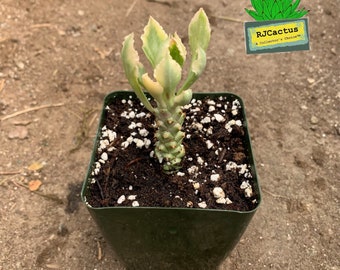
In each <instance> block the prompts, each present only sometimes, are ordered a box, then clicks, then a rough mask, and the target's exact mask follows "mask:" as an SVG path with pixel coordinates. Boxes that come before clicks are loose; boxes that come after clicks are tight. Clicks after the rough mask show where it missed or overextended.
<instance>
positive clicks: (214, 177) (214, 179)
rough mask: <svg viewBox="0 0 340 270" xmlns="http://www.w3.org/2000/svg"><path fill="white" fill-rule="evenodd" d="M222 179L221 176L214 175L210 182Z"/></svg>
mask: <svg viewBox="0 0 340 270" xmlns="http://www.w3.org/2000/svg"><path fill="white" fill-rule="evenodd" d="M219 179H220V175H219V174H217V173H216V174H212V175H210V180H211V181H218V180H219Z"/></svg>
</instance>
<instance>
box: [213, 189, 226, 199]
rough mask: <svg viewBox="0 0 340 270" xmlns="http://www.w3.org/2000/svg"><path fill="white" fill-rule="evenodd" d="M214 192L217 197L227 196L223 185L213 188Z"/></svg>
mask: <svg viewBox="0 0 340 270" xmlns="http://www.w3.org/2000/svg"><path fill="white" fill-rule="evenodd" d="M213 194H214V197H215V198H216V199H219V198H225V193H224V191H223V189H222V188H221V187H215V188H214V189H213Z"/></svg>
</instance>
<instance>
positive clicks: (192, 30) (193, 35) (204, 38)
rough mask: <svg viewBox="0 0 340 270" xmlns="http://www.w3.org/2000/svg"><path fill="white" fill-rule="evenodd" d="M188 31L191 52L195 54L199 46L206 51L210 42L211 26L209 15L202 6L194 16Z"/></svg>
mask: <svg viewBox="0 0 340 270" xmlns="http://www.w3.org/2000/svg"><path fill="white" fill-rule="evenodd" d="M188 32H189V45H190V50H191V53H192V54H193V55H194V54H195V53H196V50H197V49H198V48H202V49H203V50H204V51H206V50H207V48H208V45H209V42H210V36H211V28H210V24H209V19H208V16H207V14H206V13H205V12H204V10H203V9H202V8H200V9H199V11H197V12H196V14H195V15H194V17H193V18H192V20H191V22H190V24H189V31H188Z"/></svg>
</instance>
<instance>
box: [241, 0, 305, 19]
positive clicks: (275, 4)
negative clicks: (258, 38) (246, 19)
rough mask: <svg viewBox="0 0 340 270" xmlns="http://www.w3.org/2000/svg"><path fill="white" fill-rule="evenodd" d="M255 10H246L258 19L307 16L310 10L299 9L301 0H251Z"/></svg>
mask: <svg viewBox="0 0 340 270" xmlns="http://www.w3.org/2000/svg"><path fill="white" fill-rule="evenodd" d="M251 4H252V6H253V8H254V9H255V10H249V9H246V12H247V13H248V14H249V15H250V16H251V17H253V18H254V19H255V20H256V21H269V20H282V19H298V18H301V17H303V16H305V15H306V14H307V13H308V10H306V9H304V8H302V9H300V10H298V9H297V8H298V6H299V4H300V0H251Z"/></svg>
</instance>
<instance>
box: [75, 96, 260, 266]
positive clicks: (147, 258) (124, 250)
mask: <svg viewBox="0 0 340 270" xmlns="http://www.w3.org/2000/svg"><path fill="white" fill-rule="evenodd" d="M221 95H222V96H225V95H229V96H230V95H232V96H233V97H235V98H238V99H239V100H240V102H241V105H242V108H244V105H243V102H242V100H241V99H240V98H239V97H238V96H236V95H234V94H230V93H209V94H204V93H197V94H194V98H195V99H203V98H204V97H206V96H210V97H214V96H221ZM128 96H135V95H134V93H133V92H130V91H118V92H112V93H110V94H109V95H107V96H106V98H105V100H104V106H103V108H105V107H106V106H107V105H108V104H110V102H111V101H112V100H113V99H115V98H120V99H123V98H125V99H126V98H127V97H128ZM105 113H106V112H105V110H104V109H103V111H102V115H101V120H100V123H99V129H98V135H97V138H96V140H95V144H94V150H93V153H92V158H91V161H90V164H89V169H88V172H87V175H86V178H85V181H84V184H83V188H82V192H81V198H82V200H83V202H84V203H85V204H86V206H87V209H88V210H89V212H90V214H91V216H92V218H93V219H94V221H95V222H96V223H97V225H98V227H99V229H100V230H101V232H102V234H103V236H104V238H105V240H106V241H107V242H108V243H109V244H110V245H111V247H112V248H113V249H114V252H115V254H116V255H117V256H118V257H119V259H120V261H121V262H122V263H123V264H124V265H125V267H126V269H128V270H133V269H136V270H144V269H155V270H166V269H169V270H170V269H171V270H210V269H211V270H213V269H214V270H215V269H218V267H219V265H220V264H221V263H222V262H223V261H224V260H225V258H226V257H227V256H228V254H229V253H230V252H231V251H232V249H233V248H234V247H235V245H236V244H237V242H238V241H239V240H240V238H241V236H242V234H243V233H244V231H245V230H246V228H247V226H248V224H249V222H250V220H251V218H252V217H253V215H254V214H255V212H256V210H257V208H258V206H259V204H260V201H261V193H260V187H259V184H258V181H257V174H256V169H255V163H254V159H253V155H252V149H251V143H250V137H249V133H248V128H247V122H246V118H244V119H245V123H244V125H245V129H246V133H247V135H246V144H247V146H248V153H249V154H250V157H249V161H250V164H251V170H252V175H253V179H254V180H255V186H254V187H253V188H254V189H255V190H256V192H257V194H259V198H258V205H257V207H256V208H255V209H253V210H252V211H229V210H210V209H191V208H159V207H102V208H94V207H91V206H90V205H89V204H88V203H87V200H86V197H87V196H88V186H89V184H90V179H91V168H92V164H93V162H94V157H95V151H96V150H97V145H98V140H99V134H100V130H101V127H102V123H103V119H105ZM243 113H244V110H243ZM244 116H245V115H244Z"/></svg>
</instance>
